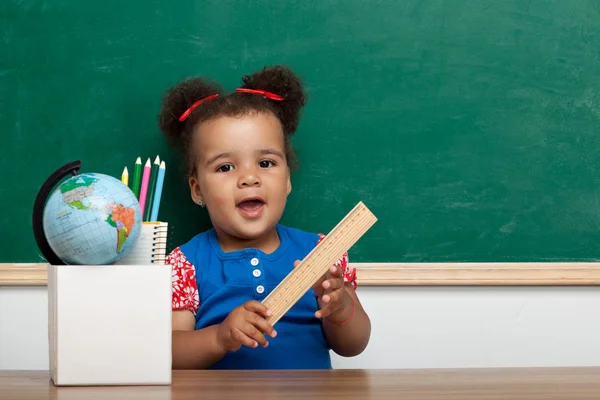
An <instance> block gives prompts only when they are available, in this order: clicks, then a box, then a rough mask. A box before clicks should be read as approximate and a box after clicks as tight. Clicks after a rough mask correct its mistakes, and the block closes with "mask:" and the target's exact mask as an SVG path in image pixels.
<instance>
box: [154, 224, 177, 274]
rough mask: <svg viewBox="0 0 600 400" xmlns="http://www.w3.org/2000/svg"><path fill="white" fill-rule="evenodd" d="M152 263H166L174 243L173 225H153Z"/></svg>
mask: <svg viewBox="0 0 600 400" xmlns="http://www.w3.org/2000/svg"><path fill="white" fill-rule="evenodd" d="M153 229H154V235H153V237H152V255H151V256H150V258H151V261H150V262H151V263H153V264H164V263H165V259H166V257H167V254H168V253H169V251H170V247H171V244H172V235H173V227H172V226H169V225H166V224H165V225H162V224H161V225H157V226H154V227H153Z"/></svg>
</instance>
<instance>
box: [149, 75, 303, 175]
mask: <svg viewBox="0 0 600 400" xmlns="http://www.w3.org/2000/svg"><path fill="white" fill-rule="evenodd" d="M242 82H243V85H242V86H241V89H253V90H259V91H265V92H268V93H272V94H275V95H277V96H280V97H282V98H283V100H272V99H270V98H268V97H267V96H265V95H262V94H255V93H247V92H234V93H231V94H227V95H224V94H223V89H222V88H221V86H220V85H218V84H217V83H215V82H213V81H211V80H209V79H207V78H190V79H186V80H184V81H182V82H180V83H178V84H177V85H176V86H174V87H172V88H169V89H168V90H167V91H166V92H165V95H164V97H163V99H162V106H161V111H160V114H159V117H158V125H159V127H160V129H161V130H162V131H163V133H164V134H165V136H166V137H167V139H168V141H169V142H170V143H171V144H172V145H173V146H175V147H176V148H178V149H180V150H181V151H182V152H183V155H184V158H185V163H186V168H187V173H188V176H191V175H193V174H194V173H195V172H196V155H195V154H194V151H193V147H192V138H193V135H194V132H195V129H196V127H197V126H198V125H200V124H201V123H203V122H206V121H209V120H212V119H215V118H218V117H222V116H227V117H239V116H243V115H248V114H250V113H261V112H271V113H273V115H275V116H276V117H277V118H278V119H279V121H280V122H281V126H282V128H283V134H284V140H285V152H286V159H287V162H288V166H290V167H292V168H293V167H295V166H296V158H295V154H294V151H293V149H292V146H291V143H290V141H291V137H292V135H293V134H294V132H296V129H297V127H298V121H299V116H300V110H301V108H302V107H303V106H304V105H305V104H306V95H305V93H304V90H303V87H302V83H301V82H300V79H299V78H298V77H297V76H296V75H295V74H294V73H293V72H292V71H291V70H290V69H289V68H288V67H286V66H282V65H277V66H274V67H265V68H263V69H262V70H261V71H258V72H256V73H254V74H252V75H245V76H244V77H243V78H242ZM216 94H218V97H214V96H213V95H216ZM206 98H208V100H206V101H203V102H201V103H200V104H198V105H197V106H196V107H195V108H193V109H192V111H191V113H189V115H187V117H186V118H185V119H184V120H183V121H181V120H180V117H181V116H182V114H183V113H185V112H186V110H189V109H190V107H191V106H192V105H193V104H194V103H196V102H197V101H198V100H201V99H206Z"/></svg>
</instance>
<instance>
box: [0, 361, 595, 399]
mask: <svg viewBox="0 0 600 400" xmlns="http://www.w3.org/2000/svg"><path fill="white" fill-rule="evenodd" d="M315 398H317V399H323V400H327V399H365V400H366V399H384V400H385V399H402V400H411V399H415V400H424V399H427V400H435V399H440V400H469V399H477V400H491V399H511V400H519V399H527V400H530V399H540V400H541V399H544V400H547V399H569V400H575V399H600V368H539V369H458V370H442V369H437V370H436V369H430V370H331V371H173V383H172V385H170V386H114V387H55V386H54V385H53V384H52V382H51V381H50V379H49V374H48V372H46V371H0V399H3V400H4V399H11V400H21V399H27V400H39V399H60V400H79V399H109V400H120V399H123V400H130V399H144V400H163V399H169V400H188V399H201V400H207V399H226V400H236V399H244V400H254V399H256V400H259V399H260V400H268V399H284V400H288V399H315Z"/></svg>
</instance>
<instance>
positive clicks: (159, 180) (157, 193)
mask: <svg viewBox="0 0 600 400" xmlns="http://www.w3.org/2000/svg"><path fill="white" fill-rule="evenodd" d="M165 169H166V166H165V162H164V161H162V162H161V163H160V168H159V169H158V176H157V177H156V190H154V202H153V204H152V215H151V216H150V221H157V220H158V209H159V208H160V198H161V197H162V190H163V183H164V181H165Z"/></svg>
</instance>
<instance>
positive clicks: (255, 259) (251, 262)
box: [250, 257, 258, 267]
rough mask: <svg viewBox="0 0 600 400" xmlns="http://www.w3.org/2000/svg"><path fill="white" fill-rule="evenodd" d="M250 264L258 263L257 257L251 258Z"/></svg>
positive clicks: (255, 264)
mask: <svg viewBox="0 0 600 400" xmlns="http://www.w3.org/2000/svg"><path fill="white" fill-rule="evenodd" d="M250 264H252V265H253V266H255V267H256V266H257V265H258V258H256V257H255V258H253V259H252V260H250Z"/></svg>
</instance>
